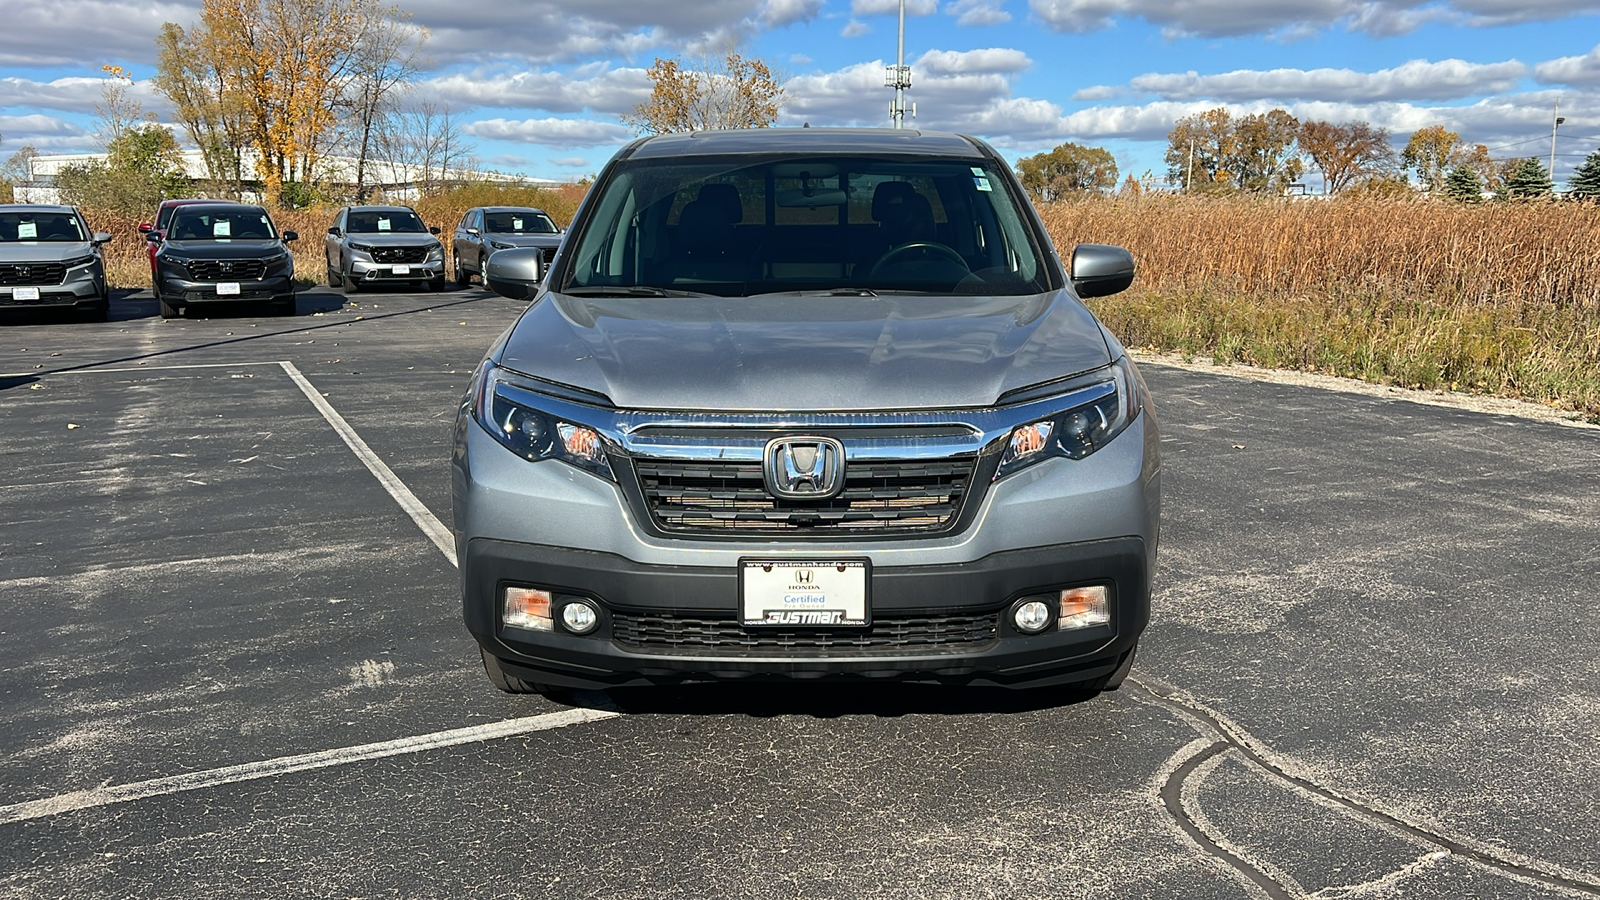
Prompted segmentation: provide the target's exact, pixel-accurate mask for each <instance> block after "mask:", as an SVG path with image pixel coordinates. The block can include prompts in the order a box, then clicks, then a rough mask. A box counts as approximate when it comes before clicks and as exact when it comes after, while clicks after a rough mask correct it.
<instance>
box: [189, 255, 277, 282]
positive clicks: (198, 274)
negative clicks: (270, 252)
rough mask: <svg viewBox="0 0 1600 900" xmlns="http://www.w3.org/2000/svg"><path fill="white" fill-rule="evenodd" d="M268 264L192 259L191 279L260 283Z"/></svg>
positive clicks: (231, 260) (257, 260)
mask: <svg viewBox="0 0 1600 900" xmlns="http://www.w3.org/2000/svg"><path fill="white" fill-rule="evenodd" d="M266 271H267V264H266V263H265V262H263V261H262V260H259V259H192V260H190V261H189V277H190V278H192V279H194V280H195V281H260V280H261V276H262V275H263V274H265V273H266Z"/></svg>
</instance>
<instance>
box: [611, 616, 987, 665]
mask: <svg viewBox="0 0 1600 900" xmlns="http://www.w3.org/2000/svg"><path fill="white" fill-rule="evenodd" d="M998 622H999V616H997V615H996V614H995V613H980V614H977V615H912V614H902V615H880V616H875V617H874V618H873V622H872V624H871V625H870V626H868V627H866V628H853V629H838V628H834V629H823V628H812V629H806V628H796V629H789V628H785V629H774V628H745V627H744V626H742V625H740V624H739V622H738V620H737V619H734V618H732V617H712V616H709V615H705V614H701V615H698V616H678V615H670V614H656V615H645V614H634V613H625V612H616V613H613V614H612V618H611V636H612V639H613V640H615V641H616V642H617V643H619V644H622V645H624V646H626V647H628V648H629V649H634V650H642V651H646V652H653V653H664V654H683V655H695V654H708V653H723V652H728V651H750V650H755V651H758V652H759V651H763V650H765V651H769V652H771V653H774V654H783V655H789V654H794V653H800V654H806V653H814V654H816V655H819V656H821V655H826V656H840V655H849V654H852V653H854V654H860V655H871V654H874V653H883V652H893V651H904V652H908V653H918V652H920V653H930V652H932V653H939V652H944V651H949V652H957V651H960V652H967V651H970V650H972V649H974V648H977V647H982V646H985V645H987V644H990V643H992V642H994V641H995V640H996V638H997V636H998V632H997V629H998Z"/></svg>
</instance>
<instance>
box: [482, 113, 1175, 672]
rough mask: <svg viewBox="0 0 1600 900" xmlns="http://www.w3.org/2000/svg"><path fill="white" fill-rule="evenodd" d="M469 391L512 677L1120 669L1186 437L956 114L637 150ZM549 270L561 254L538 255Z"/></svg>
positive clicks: (516, 281)
mask: <svg viewBox="0 0 1600 900" xmlns="http://www.w3.org/2000/svg"><path fill="white" fill-rule="evenodd" d="M538 253H539V251H536V250H501V251H498V252H496V253H495V254H494V255H493V256H491V257H490V259H489V261H488V266H487V268H488V275H489V282H490V285H491V286H492V287H494V288H495V289H496V290H497V291H503V292H505V293H506V294H507V295H509V296H514V297H529V298H531V300H532V302H531V303H530V305H529V306H528V309H527V310H526V311H525V312H524V313H523V314H522V316H521V317H520V318H519V319H518V320H517V322H516V324H515V325H514V326H512V328H511V329H510V330H509V331H507V332H506V333H505V334H504V335H502V336H501V337H500V339H499V340H498V341H496V343H495V344H494V346H493V347H491V348H490V350H489V353H488V356H487V357H486V358H485V360H484V361H483V363H482V364H481V365H480V366H479V368H478V371H477V373H476V374H475V376H474V377H473V379H472V381H471V383H470V385H469V387H468V391H467V394H466V396H465V398H464V400H463V403H462V407H461V411H460V415H459V417H458V419H457V423H456V438H455V450H454V454H453V471H454V475H453V484H452V498H453V509H454V518H453V522H454V529H455V536H456V551H457V556H458V559H459V560H460V565H461V584H462V591H463V606H464V613H465V619H466V625H467V628H468V630H469V631H470V632H471V633H472V634H473V636H474V637H475V638H476V639H477V641H478V644H479V647H480V649H481V651H482V657H483V663H484V667H485V669H486V670H487V673H488V676H489V679H490V681H492V682H493V683H494V684H495V685H496V686H497V687H499V688H500V689H502V690H505V691H510V692H527V691H543V692H554V693H559V692H560V691H562V690H563V689H569V688H584V687H587V688H596V687H599V688H605V687H612V686H626V685H644V684H663V683H665V684H670V683H675V682H682V681H713V680H735V679H739V680H766V679H821V678H828V679H836V678H855V679H877V680H907V681H922V682H940V683H955V684H975V685H996V686H1006V687H1035V686H1040V687H1042V686H1065V687H1067V688H1069V689H1070V690H1071V692H1073V693H1074V694H1079V693H1093V692H1097V691H1102V690H1112V689H1115V688H1116V687H1118V686H1119V685H1120V684H1121V683H1122V681H1123V679H1124V678H1125V677H1127V675H1128V672H1129V669H1130V667H1131V666H1132V665H1133V657H1134V649H1135V647H1136V646H1137V644H1138V641H1139V636H1140V634H1141V632H1143V630H1144V628H1145V624H1146V621H1147V619H1148V617H1149V612H1150V585H1151V578H1152V574H1153V572H1154V567H1155V559H1156V545H1157V540H1158V536H1159V531H1160V528H1159V513H1160V454H1159V448H1160V438H1159V435H1158V433H1157V428H1156V418H1155V412H1154V409H1153V408H1152V406H1151V401H1150V395H1149V392H1148V390H1147V389H1146V387H1145V384H1144V381H1143V379H1142V378H1141V377H1140V374H1139V371H1138V369H1137V368H1136V367H1135V365H1134V364H1133V361H1132V360H1131V359H1130V358H1129V357H1128V355H1127V353H1126V352H1125V351H1124V349H1123V347H1122V345H1121V344H1120V343H1119V342H1118V341H1117V339H1116V338H1115V337H1114V336H1113V335H1112V334H1111V333H1110V332H1109V331H1107V330H1106V329H1105V328H1103V327H1102V326H1101V324H1100V323H1099V322H1098V321H1096V320H1095V317H1094V316H1093V315H1092V314H1091V313H1090V312H1089V310H1088V308H1087V307H1086V306H1084V304H1083V302H1082V300H1081V298H1084V297H1095V296H1103V295H1107V294H1114V293H1116V292H1118V291H1121V290H1124V289H1125V288H1127V287H1128V285H1129V284H1130V283H1132V281H1133V278H1134V261H1133V258H1132V256H1130V255H1129V254H1128V252H1127V251H1126V250H1123V249H1122V248H1120V247H1112V246H1107V245H1101V244H1080V245H1078V246H1077V247H1076V248H1075V249H1074V250H1073V252H1072V259H1071V263H1070V265H1063V263H1062V261H1061V260H1060V259H1058V258H1057V256H1056V252H1055V249H1054V247H1053V246H1052V244H1051V240H1050V237H1049V235H1048V234H1047V233H1046V232H1045V229H1044V227H1043V225H1042V223H1041V222H1040V221H1039V218H1038V216H1037V215H1036V213H1035V212H1034V210H1033V207H1032V205H1031V204H1029V202H1028V199H1027V196H1026V194H1025V193H1024V192H1023V190H1022V187H1021V185H1020V184H1019V183H1018V182H1017V178H1016V176H1015V175H1014V174H1013V172H1012V170H1011V166H1010V164H1009V163H1008V162H1007V161H1006V160H1005V159H1004V158H1003V157H1001V156H1000V155H999V154H997V153H996V152H995V151H994V150H993V149H992V148H990V147H989V146H988V145H987V144H985V143H983V142H982V141H979V140H975V139H973V138H968V137H964V136H960V135H952V134H933V133H929V132H913V131H888V130H849V129H826V128H807V129H795V128H787V129H779V128H772V129H760V130H753V131H721V132H710V133H704V134H694V135H687V134H683V135H660V136H656V137H651V138H645V139H641V140H639V141H635V142H634V143H632V144H629V145H628V146H627V147H625V148H624V149H623V150H621V151H620V152H619V153H618V154H617V156H616V157H614V158H613V159H612V161H611V162H610V163H609V164H608V165H607V166H606V168H605V170H604V171H603V172H602V173H601V175H600V177H599V179H598V181H597V182H596V183H595V186H594V188H593V189H592V190H591V191H590V192H589V194H588V197H587V198H586V199H585V200H584V202H583V206H582V207H581V208H580V209H579V211H578V213H577V215H576V217H575V218H574V220H573V224H572V227H571V231H570V232H569V234H568V236H567V240H566V241H565V243H564V244H563V246H562V250H561V252H560V254H559V255H558V256H557V258H556V264H555V267H554V268H553V269H551V270H550V271H549V272H548V273H541V271H540V260H539V259H537V254H538ZM541 274H545V277H544V279H543V281H542V282H540V281H539V275H541Z"/></svg>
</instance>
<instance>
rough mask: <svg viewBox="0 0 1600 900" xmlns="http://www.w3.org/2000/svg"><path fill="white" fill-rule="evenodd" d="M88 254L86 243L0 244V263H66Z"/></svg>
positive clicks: (87, 244)
mask: <svg viewBox="0 0 1600 900" xmlns="http://www.w3.org/2000/svg"><path fill="white" fill-rule="evenodd" d="M89 252H90V247H89V242H88V241H5V242H0V263H53V262H66V261H67V260H69V259H79V258H81V257H83V256H85V255H87V254H88V253H89Z"/></svg>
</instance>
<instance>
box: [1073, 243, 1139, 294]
mask: <svg viewBox="0 0 1600 900" xmlns="http://www.w3.org/2000/svg"><path fill="white" fill-rule="evenodd" d="M1133 270H1134V263H1133V254H1132V253H1129V252H1128V251H1127V250H1124V249H1123V248H1121V247H1117V246H1114V245H1112V244H1079V245H1078V246H1077V247H1074V248H1073V250H1072V289H1073V290H1074V291H1076V292H1077V293H1078V297H1079V298H1080V299H1084V300H1087V299H1088V298H1090V297H1106V296H1110V295H1111V294H1118V293H1121V292H1123V291H1125V290H1127V289H1128V285H1131V284H1133Z"/></svg>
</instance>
